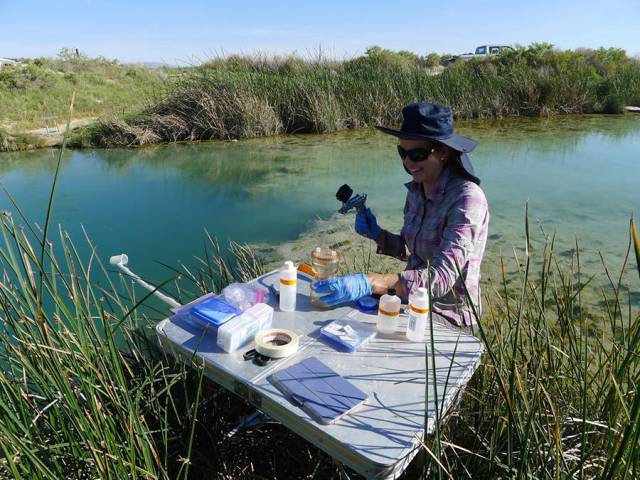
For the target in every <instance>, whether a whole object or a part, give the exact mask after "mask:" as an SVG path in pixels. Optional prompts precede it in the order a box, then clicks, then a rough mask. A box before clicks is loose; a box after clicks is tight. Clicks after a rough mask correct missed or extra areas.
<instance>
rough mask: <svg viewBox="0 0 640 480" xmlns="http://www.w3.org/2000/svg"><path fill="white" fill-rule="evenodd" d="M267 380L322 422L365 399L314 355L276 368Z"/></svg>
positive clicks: (337, 416)
mask: <svg viewBox="0 0 640 480" xmlns="http://www.w3.org/2000/svg"><path fill="white" fill-rule="evenodd" d="M270 380H271V383H273V384H274V385H275V386H276V388H278V390H280V391H281V392H282V393H284V394H285V395H286V396H288V397H289V398H290V399H291V401H292V402H293V403H294V404H296V405H298V406H299V407H301V408H302V409H303V410H304V411H305V412H307V413H308V414H309V415H310V416H312V417H313V418H315V419H316V420H318V421H319V422H321V423H324V424H329V423H333V422H335V421H336V420H338V419H339V418H340V417H342V416H343V415H345V414H347V413H349V412H350V411H351V410H353V409H354V408H356V407H357V406H359V405H360V404H362V403H363V402H364V401H365V400H366V399H367V398H368V395H367V394H366V393H364V392H363V391H362V390H360V389H359V388H357V387H356V386H355V385H353V384H352V383H351V382H349V381H348V380H346V379H345V378H344V377H342V376H340V374H338V373H336V372H335V371H333V370H331V369H330V368H329V367H328V366H326V365H325V364H324V363H322V362H321V361H320V360H318V359H317V358H316V357H309V358H307V359H306V360H303V361H302V362H300V363H296V364H295V365H292V366H290V367H288V368H285V369H284V370H280V371H279V372H276V373H274V374H273V375H271V378H270Z"/></svg>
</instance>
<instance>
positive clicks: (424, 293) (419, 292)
mask: <svg viewBox="0 0 640 480" xmlns="http://www.w3.org/2000/svg"><path fill="white" fill-rule="evenodd" d="M413 296H415V297H416V298H420V299H422V298H429V290H427V289H426V288H424V287H420V288H417V289H416V293H414V294H413Z"/></svg>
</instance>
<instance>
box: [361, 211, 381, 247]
mask: <svg viewBox="0 0 640 480" xmlns="http://www.w3.org/2000/svg"><path fill="white" fill-rule="evenodd" d="M355 227H356V232H358V233H359V234H360V235H362V236H363V237H367V238H370V239H371V240H374V241H375V240H376V239H377V238H378V235H380V232H381V231H382V228H380V227H379V226H378V222H377V220H376V216H375V215H374V214H373V212H372V211H371V209H370V208H365V209H364V210H362V211H360V212H358V213H356V226H355Z"/></svg>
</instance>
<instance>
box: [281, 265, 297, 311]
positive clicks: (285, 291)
mask: <svg viewBox="0 0 640 480" xmlns="http://www.w3.org/2000/svg"><path fill="white" fill-rule="evenodd" d="M297 283H298V270H297V269H296V267H295V266H294V265H293V262H289V261H287V262H284V265H283V266H282V268H281V269H280V310H282V311H283V312H293V311H294V310H295V309H296V290H297Z"/></svg>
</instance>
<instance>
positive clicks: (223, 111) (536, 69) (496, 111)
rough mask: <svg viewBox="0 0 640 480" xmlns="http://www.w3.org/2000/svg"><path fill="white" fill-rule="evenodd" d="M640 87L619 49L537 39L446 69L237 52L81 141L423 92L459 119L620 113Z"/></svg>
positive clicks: (276, 118) (310, 128) (264, 118)
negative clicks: (559, 45) (563, 46)
mask: <svg viewBox="0 0 640 480" xmlns="http://www.w3.org/2000/svg"><path fill="white" fill-rule="evenodd" d="M639 94H640V63H639V62H638V61H637V60H636V59H632V58H629V57H627V56H626V54H625V53H624V52H623V51H621V50H616V49H599V50H578V51H559V50H554V49H553V48H552V46H550V45H548V44H534V45H531V46H530V47H527V48H519V49H518V50H516V51H515V52H512V53H505V54H501V55H499V56H492V57H490V58H486V59H482V60H473V61H468V62H457V63H454V64H452V65H451V66H449V67H447V68H446V69H444V70H443V71H442V73H439V74H438V71H434V70H433V68H432V67H431V66H429V65H428V64H427V63H425V61H423V59H420V58H419V57H417V56H414V57H412V56H410V55H408V54H406V53H403V52H400V53H394V52H390V51H388V50H384V49H380V48H377V49H376V48H372V49H369V50H368V53H367V54H366V55H364V56H361V57H357V58H354V59H352V60H347V61H334V60H327V59H324V58H322V57H319V58H315V59H310V60H302V59H300V58H296V57H287V58H279V57H273V58H269V57H265V56H257V57H237V56H232V57H230V58H227V59H216V60H213V61H211V62H209V63H207V64H204V65H203V66H200V67H197V68H192V69H187V70H184V71H183V73H182V75H181V77H180V78H179V79H178V80H177V81H176V83H175V85H174V86H173V87H172V89H171V91H170V93H169V94H168V95H167V97H166V98H165V99H163V100H162V101H160V102H158V103H157V104H155V105H153V106H151V107H149V108H147V109H144V110H142V111H140V112H138V113H135V114H131V115H129V116H125V117H117V118H113V119H103V120H102V121H101V122H100V123H99V124H97V125H93V126H91V127H89V128H87V129H85V130H83V131H82V132H80V133H79V134H78V135H77V136H76V137H75V139H74V145H75V146H89V145H97V146H105V147H109V146H117V145H139V144H147V143H156V142H167V141H169V142H172V141H182V140H207V139H236V138H246V137H255V136H264V135H275V134H281V133H295V132H310V133H323V132H333V131H336V130H341V129H345V128H360V127H370V126H373V125H378V124H385V125H394V124H397V123H399V121H400V111H401V109H402V107H403V106H404V105H406V104H407V103H410V102H414V101H418V100H426V101H433V102H438V103H443V104H447V105H451V106H452V107H453V109H454V112H455V114H456V116H457V118H462V119H471V118H495V117H505V116H518V115H524V116H540V115H551V114H566V113H620V112H622V106H623V105H625V104H630V103H632V102H634V101H636V100H637V98H638V96H639Z"/></svg>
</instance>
